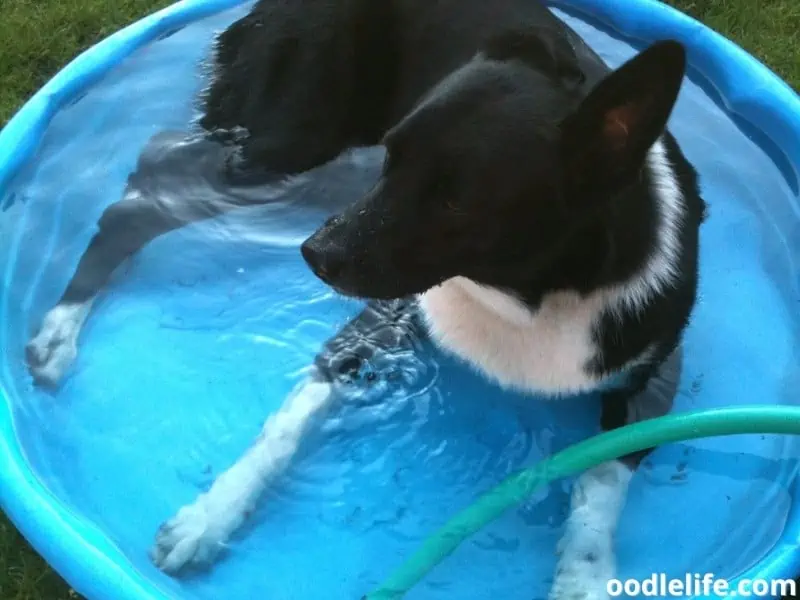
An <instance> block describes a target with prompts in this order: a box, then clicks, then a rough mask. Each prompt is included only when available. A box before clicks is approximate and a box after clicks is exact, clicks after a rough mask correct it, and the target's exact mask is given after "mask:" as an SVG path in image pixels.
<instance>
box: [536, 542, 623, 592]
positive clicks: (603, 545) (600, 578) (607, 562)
mask: <svg viewBox="0 0 800 600" xmlns="http://www.w3.org/2000/svg"><path fill="white" fill-rule="evenodd" d="M558 551H559V553H560V558H559V561H558V567H557V568H556V575H555V579H554V581H553V587H552V588H551V589H550V596H549V600H608V599H609V597H610V596H609V593H608V583H609V581H611V579H613V578H614V576H615V557H614V552H613V549H612V543H611V537H610V536H605V535H603V534H598V535H593V534H592V533H591V532H585V531H584V532H580V533H578V534H577V535H576V532H574V531H573V532H569V531H568V533H567V535H566V536H565V537H564V538H563V539H562V540H561V543H560V544H559V548H558Z"/></svg>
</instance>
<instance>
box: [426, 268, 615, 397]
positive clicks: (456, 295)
mask: <svg viewBox="0 0 800 600" xmlns="http://www.w3.org/2000/svg"><path fill="white" fill-rule="evenodd" d="M605 302H606V299H605V298H604V297H603V296H602V295H601V294H598V295H596V296H589V297H587V298H580V297H579V296H578V295H577V294H572V293H566V292H559V293H554V294H550V295H548V296H546V297H545V298H544V301H543V302H542V305H541V307H540V308H539V310H537V311H536V312H535V313H534V312H531V311H530V310H528V309H527V308H526V307H525V306H523V305H522V303H520V302H518V301H517V300H516V299H514V298H512V297H511V296H509V295H507V294H504V293H502V292H500V291H498V290H495V289H492V288H487V287H483V286H480V285H478V284H476V283H475V282H473V281H471V280H469V279H466V278H463V277H455V278H453V279H450V280H448V281H445V282H444V283H443V284H442V285H440V286H438V287H436V288H432V289H430V290H428V291H427V292H426V293H425V294H423V295H422V296H421V298H420V304H421V306H422V309H423V312H424V314H425V317H426V320H427V323H428V327H429V329H430V331H431V334H432V336H433V338H434V340H436V341H437V342H438V343H439V344H440V345H441V346H442V347H443V348H445V349H446V350H449V351H451V352H453V353H454V354H456V355H457V356H460V357H461V358H463V359H465V360H466V361H468V362H469V363H471V364H472V365H473V366H475V367H476V368H477V369H478V370H480V371H481V372H482V373H484V374H485V375H486V376H488V377H489V378H491V379H494V380H496V381H497V382H498V383H500V385H503V386H506V387H510V388H515V389H520V390H523V391H531V392H546V393H553V394H559V393H572V392H579V391H585V390H589V389H592V388H595V387H597V386H598V385H599V384H600V383H601V380H600V379H599V378H598V377H596V376H594V375H592V374H591V373H590V372H588V370H587V365H588V363H589V361H590V360H591V359H592V358H594V357H595V355H596V354H597V352H598V349H597V347H596V344H595V343H594V340H593V336H592V332H593V329H594V327H595V324H596V323H597V320H598V319H599V318H600V315H601V313H602V310H603V307H604V306H605Z"/></svg>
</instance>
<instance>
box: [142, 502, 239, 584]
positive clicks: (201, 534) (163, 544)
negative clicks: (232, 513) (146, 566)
mask: <svg viewBox="0 0 800 600" xmlns="http://www.w3.org/2000/svg"><path fill="white" fill-rule="evenodd" d="M209 508H210V507H209V505H208V503H206V502H203V500H202V498H201V499H198V501H197V502H195V503H194V504H190V505H188V506H184V507H183V508H181V509H180V510H179V511H178V514H176V515H175V516H174V517H173V518H172V519H170V520H169V521H167V522H166V523H164V524H163V525H161V527H160V528H159V530H158V533H157V534H156V539H155V544H154V546H153V548H152V549H151V551H150V558H151V560H152V561H153V563H154V564H155V565H156V566H157V567H158V568H159V569H161V570H162V571H164V572H165V573H169V574H175V573H177V572H178V571H180V570H182V569H183V568H185V567H189V566H203V565H208V564H211V563H212V562H213V560H214V559H215V558H216V557H217V555H218V554H219V553H220V551H221V550H222V549H223V548H224V543H225V541H226V540H227V538H228V536H229V535H230V531H231V530H232V529H233V527H231V526H230V523H228V522H227V520H226V519H225V518H224V516H223V515H219V514H215V513H214V511H213V510H209Z"/></svg>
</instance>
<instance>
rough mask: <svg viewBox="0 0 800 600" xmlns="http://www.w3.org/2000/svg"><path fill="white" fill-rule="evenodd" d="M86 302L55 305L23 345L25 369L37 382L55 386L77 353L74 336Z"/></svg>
mask: <svg viewBox="0 0 800 600" xmlns="http://www.w3.org/2000/svg"><path fill="white" fill-rule="evenodd" d="M88 313H89V304H88V303H86V304H59V305H57V306H56V307H55V308H53V309H52V310H51V311H50V312H49V313H47V315H46V316H45V318H44V321H43V322H42V328H41V329H40V330H39V333H38V334H36V336H35V337H34V338H33V339H32V340H31V341H30V342H28V345H27V346H26V347H25V359H26V361H27V363H28V369H29V370H30V372H31V375H32V376H33V379H34V381H35V382H36V384H37V385H41V386H46V387H55V386H56V385H57V384H58V383H59V381H61V378H62V377H63V376H64V373H65V372H66V370H67V369H68V368H69V367H70V365H71V364H72V362H73V361H74V360H75V357H76V356H77V355H78V336H79V335H80V332H81V328H82V327H83V323H84V321H85V320H86V316H87V315H88Z"/></svg>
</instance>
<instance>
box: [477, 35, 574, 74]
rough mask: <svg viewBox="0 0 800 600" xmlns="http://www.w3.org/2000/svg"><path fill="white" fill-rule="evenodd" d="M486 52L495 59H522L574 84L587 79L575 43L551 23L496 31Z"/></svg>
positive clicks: (544, 71) (487, 56) (484, 49)
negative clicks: (579, 61)
mask: <svg viewBox="0 0 800 600" xmlns="http://www.w3.org/2000/svg"><path fill="white" fill-rule="evenodd" d="M483 53H484V56H486V58H489V59H492V60H502V61H504V60H513V59H518V60H521V61H522V62H524V63H526V64H528V65H530V66H531V67H534V68H536V69H539V70H541V71H542V72H543V73H546V74H548V75H549V76H551V77H553V78H556V79H558V80H560V81H562V82H563V83H565V84H567V85H570V86H575V85H580V84H581V83H583V82H584V81H585V79H586V77H585V75H584V74H583V71H581V68H580V65H579V64H578V57H577V56H576V54H575V49H574V48H573V47H572V44H570V43H569V40H568V39H567V38H566V36H565V35H564V34H563V33H562V32H560V31H557V30H555V29H554V28H551V27H536V28H531V29H524V30H523V29H511V30H506V31H503V32H502V33H498V34H495V35H493V36H491V37H489V38H488V39H487V40H486V42H485V44H484V47H483Z"/></svg>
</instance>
